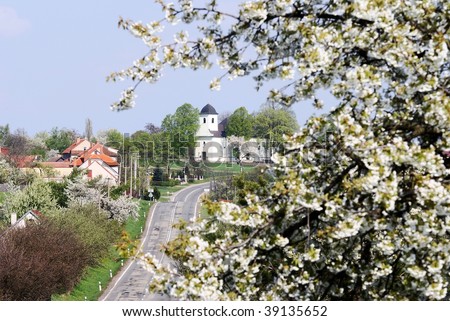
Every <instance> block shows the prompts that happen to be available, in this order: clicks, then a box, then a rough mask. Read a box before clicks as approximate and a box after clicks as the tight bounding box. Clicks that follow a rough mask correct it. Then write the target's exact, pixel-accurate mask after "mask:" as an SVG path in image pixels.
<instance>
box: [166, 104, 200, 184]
mask: <svg viewBox="0 0 450 321" xmlns="http://www.w3.org/2000/svg"><path fill="white" fill-rule="evenodd" d="M198 116H199V111H198V109H197V108H195V107H193V106H192V105H191V104H183V105H181V106H180V107H178V108H177V110H176V111H175V114H173V115H171V114H169V115H167V116H166V117H165V118H164V120H163V122H162V124H161V129H162V131H163V135H164V136H163V137H164V138H165V139H164V140H167V142H168V144H169V145H168V149H167V150H166V151H164V154H163V155H162V156H166V157H167V159H165V161H166V164H167V172H168V173H169V175H170V166H171V163H173V162H175V161H181V160H182V159H186V158H188V157H189V156H190V155H192V153H193V149H194V147H195V143H196V133H197V131H198V128H199V127H200V124H199V121H198Z"/></svg>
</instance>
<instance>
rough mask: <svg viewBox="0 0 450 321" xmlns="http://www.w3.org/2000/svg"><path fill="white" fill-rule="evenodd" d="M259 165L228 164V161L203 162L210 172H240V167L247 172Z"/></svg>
mask: <svg viewBox="0 0 450 321" xmlns="http://www.w3.org/2000/svg"><path fill="white" fill-rule="evenodd" d="M258 166H260V165H242V166H240V165H238V164H230V163H220V164H214V163H209V164H205V167H206V168H207V169H208V170H209V171H212V172H233V173H239V172H241V168H242V171H243V172H248V171H251V170H254V169H255V168H257V167H258Z"/></svg>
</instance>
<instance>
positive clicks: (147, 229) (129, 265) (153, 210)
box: [102, 203, 159, 301]
mask: <svg viewBox="0 0 450 321" xmlns="http://www.w3.org/2000/svg"><path fill="white" fill-rule="evenodd" d="M158 205H159V203H156V205H155V206H154V207H153V209H152V212H151V213H150V215H151V216H150V222H149V224H147V226H146V228H145V230H146V235H145V237H144V239H143V240H142V242H141V246H140V248H139V252H140V251H141V249H142V246H143V244H144V242H145V240H146V239H147V237H148V232H149V230H150V225H152V220H153V214H154V213H155V209H156V207H158ZM129 262H130V263H129V264H128V266H127V268H126V269H125V271H123V272H121V275H120V277H119V278H118V279H117V280H116V282H115V283H114V285H113V287H112V288H111V290H109V292H108V293H107V294H106V295H105V297H104V298H103V299H102V301H105V300H106V299H107V298H108V296H109V295H110V294H111V293H112V291H113V290H114V289H115V287H116V286H117V284H119V282H120V280H122V278H123V277H124V276H125V274H126V273H127V271H128V270H129V269H130V268H131V266H132V265H133V263H134V260H132V261H129Z"/></svg>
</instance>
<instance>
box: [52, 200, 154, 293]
mask: <svg viewBox="0 0 450 321" xmlns="http://www.w3.org/2000/svg"><path fill="white" fill-rule="evenodd" d="M150 205H151V204H150V202H148V201H143V200H140V201H139V218H138V219H137V220H134V219H131V218H130V219H128V220H127V222H126V223H125V225H124V230H125V231H126V232H127V233H128V235H129V237H130V239H131V240H137V239H138V238H139V237H140V236H141V233H142V232H141V231H142V230H143V229H144V225H145V221H146V218H147V214H148V211H149V208H150ZM141 228H142V230H141ZM122 262H123V261H122V259H121V258H120V256H119V253H118V252H117V250H116V248H115V247H114V246H111V248H110V250H109V254H108V256H107V257H105V258H104V259H103V260H102V261H101V262H100V264H99V265H98V266H95V267H89V268H87V270H86V271H85V273H84V275H83V277H82V278H81V280H80V282H79V283H78V284H77V285H76V286H75V288H74V289H73V290H72V291H71V292H70V293H67V294H62V295H54V296H53V297H52V300H53V301H84V300H87V301H96V300H98V298H99V297H100V295H101V294H102V291H103V290H104V289H105V288H106V287H107V286H108V284H109V282H110V281H111V275H112V276H114V275H115V274H116V273H117V272H118V271H119V270H120V268H121V266H122ZM99 282H101V287H102V291H100V288H99Z"/></svg>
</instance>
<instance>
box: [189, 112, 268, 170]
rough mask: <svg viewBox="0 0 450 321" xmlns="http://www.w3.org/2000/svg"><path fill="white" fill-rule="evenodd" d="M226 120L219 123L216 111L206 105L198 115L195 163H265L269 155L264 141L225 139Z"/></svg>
mask: <svg viewBox="0 0 450 321" xmlns="http://www.w3.org/2000/svg"><path fill="white" fill-rule="evenodd" d="M227 122H228V118H225V119H224V120H222V121H221V122H220V123H219V114H218V113H217V111H216V109H215V108H214V107H213V106H211V105H210V104H207V105H206V106H205V107H203V108H202V110H201V111H200V115H199V124H200V127H199V129H198V131H197V134H196V147H195V152H194V153H195V154H194V157H195V159H196V160H197V161H207V162H212V163H218V162H220V163H225V162H226V163H231V162H233V163H239V162H241V161H242V162H246V163H254V162H267V161H268V160H269V159H270V156H271V155H268V154H267V150H266V148H265V144H264V140H262V139H257V138H251V139H250V140H245V139H244V138H243V137H235V136H231V137H227V135H226V126H227Z"/></svg>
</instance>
